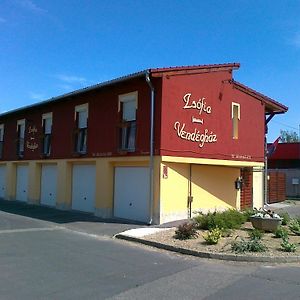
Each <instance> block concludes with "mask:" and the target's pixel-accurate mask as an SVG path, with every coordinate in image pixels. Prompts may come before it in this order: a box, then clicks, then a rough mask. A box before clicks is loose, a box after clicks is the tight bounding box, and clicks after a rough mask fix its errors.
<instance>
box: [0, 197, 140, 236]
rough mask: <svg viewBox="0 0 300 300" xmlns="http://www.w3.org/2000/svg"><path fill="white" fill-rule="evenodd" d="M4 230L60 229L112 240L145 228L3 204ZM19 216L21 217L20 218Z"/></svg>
mask: <svg viewBox="0 0 300 300" xmlns="http://www.w3.org/2000/svg"><path fill="white" fill-rule="evenodd" d="M1 211H2V212H6V213H7V214H2V215H1V219H0V230H1V229H10V228H12V229H19V228H27V227H29V228H31V227H35V226H37V227H39V226H41V227H45V226H60V227H63V228H67V229H72V230H76V231H81V232H86V233H90V234H97V235H101V236H109V237H112V236H114V235H115V234H117V233H119V232H122V231H125V230H128V229H133V228H138V227H142V226H145V225H141V224H133V223H129V222H126V221H124V220H107V219H105V220H104V219H101V218H98V217H95V216H93V215H91V214H85V213H80V212H74V211H62V210H57V209H54V208H50V207H44V206H37V205H27V204H26V203H22V202H17V201H4V200H0V212H1ZM18 216H19V217H18Z"/></svg>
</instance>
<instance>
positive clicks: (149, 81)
mask: <svg viewBox="0 0 300 300" xmlns="http://www.w3.org/2000/svg"><path fill="white" fill-rule="evenodd" d="M146 82H147V83H148V85H149V87H150V90H151V103H150V162H149V180H150V191H149V198H150V201H149V211H150V219H149V225H151V224H152V222H153V202H154V171H153V169H154V100H155V94H154V87H153V84H152V82H151V80H150V71H149V70H148V71H147V72H146Z"/></svg>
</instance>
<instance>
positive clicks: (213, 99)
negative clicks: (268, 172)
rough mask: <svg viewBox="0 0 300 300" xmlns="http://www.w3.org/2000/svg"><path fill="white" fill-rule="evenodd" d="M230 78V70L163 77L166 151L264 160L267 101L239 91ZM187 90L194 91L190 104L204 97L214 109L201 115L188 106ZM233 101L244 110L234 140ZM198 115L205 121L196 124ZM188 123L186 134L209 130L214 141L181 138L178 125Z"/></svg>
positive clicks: (186, 154) (164, 146)
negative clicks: (236, 136) (263, 102)
mask: <svg viewBox="0 0 300 300" xmlns="http://www.w3.org/2000/svg"><path fill="white" fill-rule="evenodd" d="M231 78H232V77H231V73H230V72H225V71H224V72H211V73H203V74H194V75H177V76H169V77H167V76H166V77H164V78H163V95H162V99H163V103H162V124H163V126H162V135H161V154H162V155H170V156H189V157H203V158H215V159H230V160H231V159H233V160H246V161H247V160H248V161H249V160H250V161H260V162H262V161H263V156H264V122H265V121H264V120H265V117H264V105H263V104H262V103H261V102H260V101H259V100H257V99H255V98H253V97H251V96H249V95H247V94H245V93H242V92H240V91H238V90H237V89H234V88H233V85H232V84H230V83H229V82H228V80H229V79H231ZM224 80H225V82H224ZM188 93H190V94H191V96H190V101H189V106H190V105H192V101H196V103H197V102H198V100H199V99H202V98H205V99H203V102H206V108H207V107H208V106H210V107H211V113H205V112H204V111H202V113H201V114H199V110H198V109H193V108H191V109H184V108H183V107H184V106H185V104H186V102H184V101H183V98H184V96H185V95H186V94H188ZM232 102H236V103H239V104H240V109H241V119H240V121H239V138H238V139H233V138H232V130H233V129H232V128H233V127H232V119H231V103H232ZM207 111H208V112H209V109H207ZM193 117H194V118H196V119H200V120H203V124H200V123H195V122H194V123H193V122H192V118H193ZM176 122H179V123H176ZM179 124H180V125H179ZM184 124H185V128H184V130H185V131H186V132H191V133H194V132H195V133H198V132H199V134H200V135H201V134H203V133H205V131H206V132H207V135H210V138H208V140H210V141H211V142H208V143H204V144H203V146H202V147H200V146H199V145H200V144H201V142H197V141H191V140H186V139H183V138H181V137H179V136H178V135H180V132H181V131H180V130H179V133H178V130H177V129H178V127H179V128H182V126H183V125H184ZM175 126H177V127H176V129H175ZM194 135H195V134H194ZM205 139H207V138H205Z"/></svg>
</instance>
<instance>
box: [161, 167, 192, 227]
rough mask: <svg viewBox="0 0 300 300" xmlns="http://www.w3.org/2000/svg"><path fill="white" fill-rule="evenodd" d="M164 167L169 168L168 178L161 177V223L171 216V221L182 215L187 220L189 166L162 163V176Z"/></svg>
mask: <svg viewBox="0 0 300 300" xmlns="http://www.w3.org/2000/svg"><path fill="white" fill-rule="evenodd" d="M163 166H166V167H167V168H168V177H167V178H162V176H161V186H160V201H161V203H160V209H161V219H162V220H161V221H163V222H164V220H168V219H169V218H170V217H171V216H172V217H171V219H175V218H176V217H177V216H179V215H182V218H187V217H188V211H187V197H188V178H189V165H188V164H177V163H162V164H161V174H162V175H163ZM170 215H171V216H170Z"/></svg>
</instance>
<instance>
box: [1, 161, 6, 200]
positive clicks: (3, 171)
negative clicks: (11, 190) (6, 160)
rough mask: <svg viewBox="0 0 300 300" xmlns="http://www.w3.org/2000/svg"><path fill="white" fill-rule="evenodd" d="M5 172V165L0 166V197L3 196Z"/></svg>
mask: <svg viewBox="0 0 300 300" xmlns="http://www.w3.org/2000/svg"><path fill="white" fill-rule="evenodd" d="M5 173H6V167H5V166H0V198H4V197H5Z"/></svg>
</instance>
